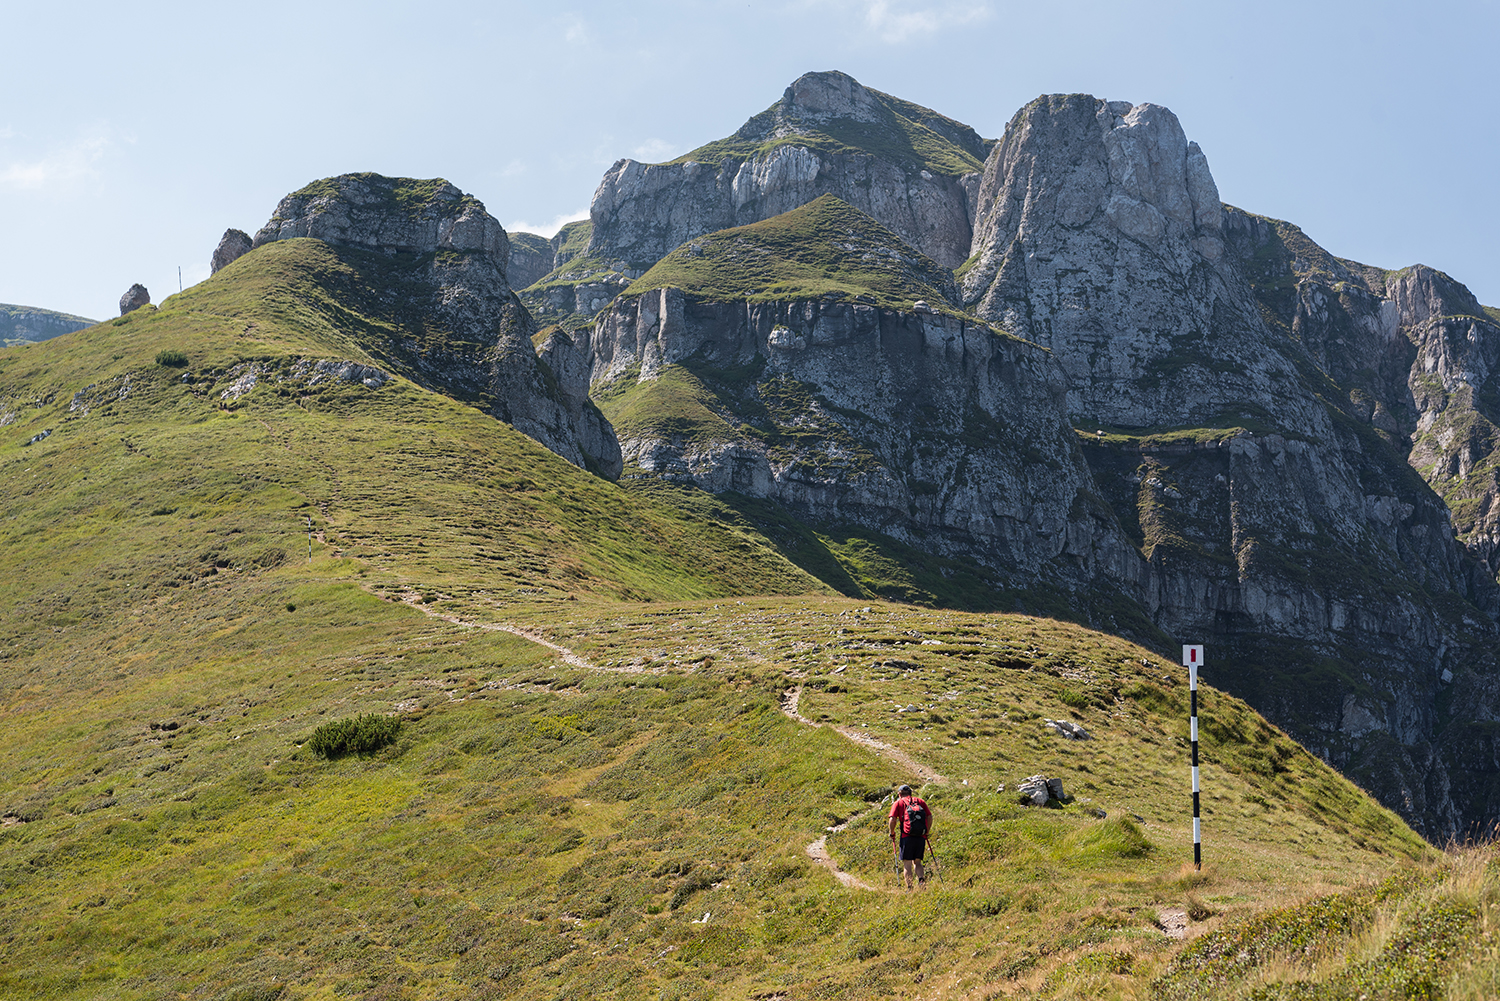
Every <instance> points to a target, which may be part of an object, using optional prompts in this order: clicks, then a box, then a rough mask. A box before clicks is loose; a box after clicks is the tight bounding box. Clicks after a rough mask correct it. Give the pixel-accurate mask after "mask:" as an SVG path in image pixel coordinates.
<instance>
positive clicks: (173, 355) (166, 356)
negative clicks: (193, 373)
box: [156, 351, 188, 368]
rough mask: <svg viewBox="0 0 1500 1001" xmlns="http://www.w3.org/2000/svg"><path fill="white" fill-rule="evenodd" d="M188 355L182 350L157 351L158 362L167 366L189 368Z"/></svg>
mask: <svg viewBox="0 0 1500 1001" xmlns="http://www.w3.org/2000/svg"><path fill="white" fill-rule="evenodd" d="M187 363H188V359H187V355H185V354H183V353H182V352H181V351H158V352H157V353H156V364H158V365H162V366H165V367H167V368H187Z"/></svg>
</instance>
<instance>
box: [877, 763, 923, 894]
mask: <svg viewBox="0 0 1500 1001" xmlns="http://www.w3.org/2000/svg"><path fill="white" fill-rule="evenodd" d="M886 826H887V827H888V828H889V830H890V835H891V848H892V849H893V850H894V851H895V853H896V858H897V859H899V860H900V862H901V869H902V872H903V873H904V874H905V875H906V888H907V889H908V890H911V889H913V887H914V886H915V888H916V889H921V888H922V881H923V880H924V879H926V878H927V877H926V873H924V872H923V871H922V857H923V855H925V854H926V849H927V838H928V837H929V836H930V835H931V834H932V810H931V809H930V808H929V807H928V806H927V801H926V800H924V799H923V798H922V797H920V796H918V795H916V794H915V793H913V792H912V791H911V786H908V785H904V786H902V787H901V788H900V790H898V792H897V798H896V802H894V803H892V804H891V813H890V818H889V822H888V823H887V825H886ZM898 831H899V832H900V836H899V840H898V837H897V832H898ZM914 879H915V884H914V883H913V880H914Z"/></svg>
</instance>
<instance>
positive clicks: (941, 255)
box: [588, 73, 983, 269]
mask: <svg viewBox="0 0 1500 1001" xmlns="http://www.w3.org/2000/svg"><path fill="white" fill-rule="evenodd" d="M903 112H910V113H911V114H912V115H917V116H918V117H919V118H920V117H921V116H922V113H924V112H925V113H926V115H927V116H928V117H930V118H931V119H932V121H931V122H930V123H926V122H925V121H924V125H926V126H927V127H931V126H934V125H935V126H937V127H938V128H939V129H942V130H943V133H946V135H945V138H948V139H949V141H950V142H952V141H955V140H958V141H962V142H963V143H965V144H966V146H965V147H959V146H957V145H955V149H956V150H959V153H958V157H960V158H961V157H962V156H969V157H971V158H972V157H973V156H974V154H975V153H976V152H977V153H979V154H980V155H982V153H983V143H982V141H981V140H980V139H979V137H978V136H977V135H975V134H974V132H973V130H972V129H969V128H968V127H967V126H963V125H960V124H959V123H957V122H953V121H951V120H949V119H944V118H942V116H939V115H936V114H935V113H932V112H928V111H927V109H920V108H916V106H914V105H909V104H907V103H906V102H899V101H896V100H895V99H892V98H889V97H887V96H885V95H883V94H879V93H878V92H876V91H872V90H869V89H868V88H866V87H863V86H861V85H860V84H859V83H858V82H857V81H856V80H854V79H853V78H852V77H849V76H847V75H845V74H843V73H808V74H805V75H804V76H802V77H800V78H798V79H797V80H796V81H794V82H793V83H792V85H791V86H790V87H788V88H787V89H786V92H785V93H784V94H783V95H782V99H781V101H779V102H778V103H777V104H776V105H774V106H772V108H771V109H769V110H768V111H766V112H764V113H762V114H760V115H757V116H756V117H755V118H752V119H751V120H750V121H749V122H747V123H746V124H745V125H744V126H743V127H742V128H741V129H740V130H739V132H738V133H736V134H735V136H734V137H732V138H731V139H730V140H726V142H729V143H731V144H735V145H736V146H737V147H738V148H740V149H743V150H744V152H739V153H732V154H729V155H724V156H723V157H722V159H720V160H718V161H717V162H715V163H707V162H698V161H694V160H687V161H685V162H682V163H670V164H643V163H639V162H637V161H635V160H620V161H619V162H617V163H616V164H615V165H614V166H613V167H611V168H610V170H609V171H608V172H607V173H606V174H605V175H604V179H603V180H602V181H601V182H600V184H599V188H598V190H597V191H596V192H595V193H594V199H593V202H592V204H591V205H590V207H589V216H590V218H591V220H592V222H593V227H594V230H593V237H592V240H591V242H590V244H589V250H588V253H589V255H590V256H597V257H602V258H606V259H614V260H618V261H620V262H621V265H622V266H623V267H630V268H636V269H645V268H649V267H650V266H651V265H652V264H653V263H655V262H656V261H657V260H659V259H660V258H662V257H663V256H665V255H666V254H667V252H668V251H670V250H672V249H673V248H675V247H677V246H678V245H680V244H682V243H684V242H686V241H687V240H690V239H692V238H694V237H697V236H702V235H703V234H705V233H711V232H714V231H716V230H720V229H728V228H730V227H732V226H741V225H745V224H747V223H752V222H759V221H760V220H762V219H769V218H771V217H772V216H775V215H780V214H781V213H783V212H787V211H790V210H791V209H794V208H796V207H797V206H799V205H802V204H805V203H806V202H810V201H812V200H813V199H814V198H817V197H818V196H819V195H824V194H833V195H836V196H837V197H839V198H841V199H843V200H844V201H846V202H848V203H849V204H851V205H853V206H854V207H855V208H858V209H860V210H862V211H864V212H867V213H869V214H870V215H872V216H874V217H875V218H876V219H878V220H879V221H880V222H881V223H883V224H884V225H886V226H887V227H889V228H890V229H891V230H893V231H895V232H896V233H897V234H898V235H900V236H901V237H902V239H904V240H905V241H906V242H907V243H910V244H911V245H912V246H914V247H916V248H917V249H918V250H920V251H922V253H924V254H926V255H927V256H928V257H930V258H932V259H933V260H935V261H937V262H938V263H939V264H942V265H944V266H945V267H950V268H951V267H955V266H957V265H958V264H959V263H961V262H962V261H963V260H964V259H965V258H966V257H967V256H968V253H969V243H970V239H971V227H970V221H969V195H968V190H967V188H966V187H965V184H964V182H963V180H962V177H963V175H964V174H965V173H967V171H963V170H959V171H958V172H955V173H944V172H942V171H939V170H935V169H929V168H924V167H921V166H919V165H915V164H913V163H907V162H898V161H896V160H894V159H891V158H886V157H882V156H879V155H876V154H873V153H869V152H859V151H855V150H854V149H853V148H852V147H845V148H846V149H848V150H849V151H848V152H832V151H830V149H829V148H828V144H827V143H826V142H823V141H821V140H822V137H824V136H825V135H826V134H827V131H828V130H830V129H833V130H846V131H847V132H848V133H849V134H850V135H851V136H854V137H859V136H874V135H877V134H883V133H885V132H891V133H894V132H897V131H899V130H900V129H901V128H902V127H903V124H902V121H901V120H900V119H905V120H906V121H908V122H909V121H910V120H911V119H910V117H909V116H907V115H904V114H903ZM898 116H900V119H898ZM943 133H940V134H943ZM841 134H843V133H842V132H841ZM801 135H805V136H807V137H808V139H807V141H806V142H805V143H799V142H798V141H797V137H798V136H801ZM776 141H780V144H778V145H775V146H773V147H772V148H771V149H769V150H766V151H764V152H753V151H754V150H755V149H756V148H757V147H758V146H763V145H765V144H769V143H773V142H776ZM850 141H851V142H852V143H856V144H857V143H858V142H859V141H860V139H859V138H851V140H850Z"/></svg>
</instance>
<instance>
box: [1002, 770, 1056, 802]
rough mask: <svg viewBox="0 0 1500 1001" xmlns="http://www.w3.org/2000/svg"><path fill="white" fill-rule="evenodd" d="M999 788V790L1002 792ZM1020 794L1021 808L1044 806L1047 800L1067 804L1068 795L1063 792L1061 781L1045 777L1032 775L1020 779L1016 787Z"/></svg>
mask: <svg viewBox="0 0 1500 1001" xmlns="http://www.w3.org/2000/svg"><path fill="white" fill-rule="evenodd" d="M1004 789H1005V787H1004V786H1001V787H1000V790H1001V791H1004ZM1016 790H1017V791H1018V792H1020V794H1021V796H1020V800H1019V802H1020V803H1021V805H1022V806H1046V805H1047V802H1048V801H1049V800H1054V799H1055V800H1057V801H1058V802H1059V803H1063V802H1067V799H1068V795H1067V793H1065V792H1064V791H1063V784H1062V779H1054V778H1048V777H1047V776H1046V775H1032V776H1029V777H1028V778H1025V779H1022V780H1021V783H1020V784H1019V785H1017V786H1016Z"/></svg>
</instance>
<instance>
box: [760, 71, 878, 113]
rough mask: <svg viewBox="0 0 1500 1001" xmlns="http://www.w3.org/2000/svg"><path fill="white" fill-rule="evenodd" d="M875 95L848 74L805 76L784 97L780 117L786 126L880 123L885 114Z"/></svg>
mask: <svg viewBox="0 0 1500 1001" xmlns="http://www.w3.org/2000/svg"><path fill="white" fill-rule="evenodd" d="M884 110H885V109H884V108H883V106H882V104H881V102H880V99H879V98H878V97H877V96H876V95H875V92H874V91H872V90H870V89H869V88H867V87H865V86H864V85H863V84H861V83H860V82H859V81H858V80H856V79H854V78H853V77H852V76H850V75H849V74H847V73H840V72H839V71H838V70H831V71H828V72H823V73H804V74H802V75H801V76H799V77H798V78H797V79H795V80H793V81H792V84H791V86H790V87H788V88H787V89H786V91H785V92H784V93H783V94H782V96H781V105H780V107H779V108H778V112H779V114H778V115H777V117H778V118H780V119H781V120H782V121H784V122H796V121H804V122H809V123H811V122H824V121H827V120H829V119H832V118H847V119H850V120H852V121H856V122H878V121H880V120H881V112H882V111H884Z"/></svg>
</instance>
